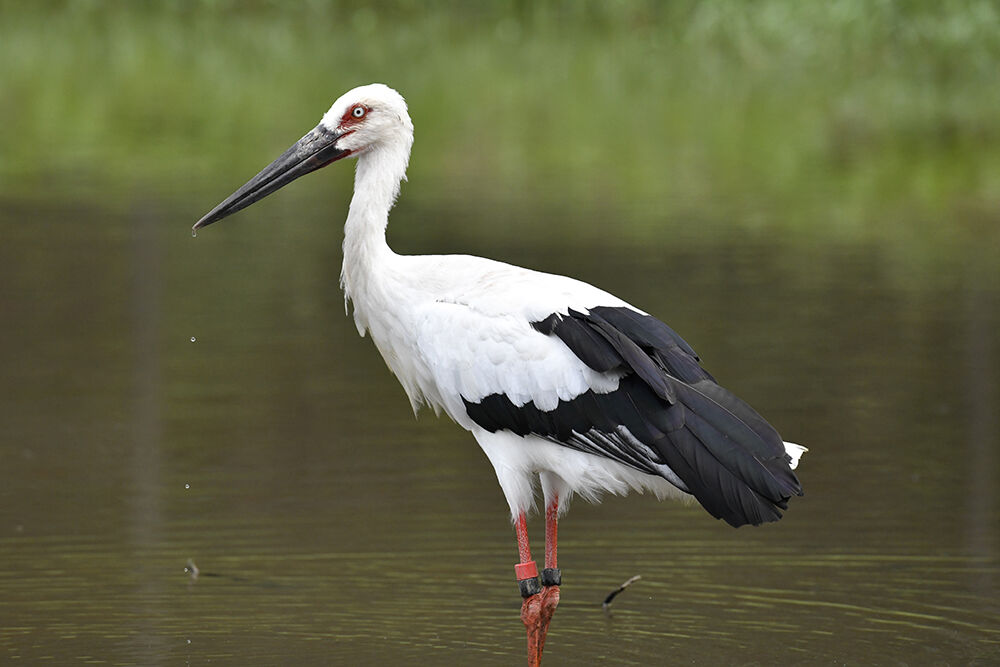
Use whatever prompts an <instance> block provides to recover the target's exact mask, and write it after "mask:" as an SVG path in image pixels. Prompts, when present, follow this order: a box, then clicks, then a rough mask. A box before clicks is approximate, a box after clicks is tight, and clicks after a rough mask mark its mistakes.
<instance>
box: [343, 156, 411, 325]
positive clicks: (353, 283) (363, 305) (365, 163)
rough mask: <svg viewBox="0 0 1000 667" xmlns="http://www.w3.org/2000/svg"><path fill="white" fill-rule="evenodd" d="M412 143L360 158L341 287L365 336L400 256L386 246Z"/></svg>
mask: <svg viewBox="0 0 1000 667" xmlns="http://www.w3.org/2000/svg"><path fill="white" fill-rule="evenodd" d="M409 149H410V146H409V144H408V142H399V143H396V142H392V143H385V144H381V145H379V146H377V147H373V148H371V149H369V150H367V151H365V152H364V153H362V154H361V155H360V156H359V157H358V166H357V170H356V172H355V177H354V197H353V198H352V199H351V208H350V211H349V212H348V214H347V222H346V223H345V224H344V264H343V267H342V268H341V272H340V284H341V287H343V289H344V296H345V298H346V299H347V300H349V301H352V302H354V319H355V321H356V322H357V325H358V329H359V330H360V331H361V332H362V333H363V332H364V329H367V319H368V318H367V311H368V308H369V307H370V305H372V302H373V301H378V300H379V298H380V297H382V296H383V294H382V292H383V291H384V289H383V286H384V281H382V280H380V278H383V277H384V276H385V272H386V270H387V268H388V264H390V263H391V261H392V258H394V257H395V256H396V255H395V253H393V252H392V250H391V249H390V248H389V245H388V244H387V243H386V241H385V228H386V225H387V224H388V222H389V209H391V208H392V205H393V203H395V201H396V197H397V195H398V194H399V184H400V181H402V180H403V179H405V178H406V165H407V162H408V161H409V157H410V155H409V154H410V150H409Z"/></svg>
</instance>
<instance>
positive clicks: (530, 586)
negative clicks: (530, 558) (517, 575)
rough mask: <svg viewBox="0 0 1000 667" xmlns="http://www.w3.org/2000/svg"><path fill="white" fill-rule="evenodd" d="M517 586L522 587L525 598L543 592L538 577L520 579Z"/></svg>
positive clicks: (522, 595) (522, 594)
mask: <svg viewBox="0 0 1000 667" xmlns="http://www.w3.org/2000/svg"><path fill="white" fill-rule="evenodd" d="M517 587H518V588H520V589H521V597H523V598H530V597H531V596H532V595H538V594H539V593H541V592H542V587H541V585H540V584H539V583H538V577H529V578H527V579H518V581H517Z"/></svg>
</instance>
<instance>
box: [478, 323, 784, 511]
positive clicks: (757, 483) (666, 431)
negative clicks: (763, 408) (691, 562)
mask: <svg viewBox="0 0 1000 667" xmlns="http://www.w3.org/2000/svg"><path fill="white" fill-rule="evenodd" d="M532 326H533V327H534V328H535V329H536V330H538V331H539V332H540V333H542V334H545V335H554V336H556V337H558V338H559V339H560V340H561V341H563V342H564V343H565V344H566V346H567V347H569V349H570V350H572V351H573V353H574V354H575V355H576V356H577V357H579V359H580V360H581V361H582V362H583V363H585V364H586V365H587V366H589V367H590V368H592V369H594V370H595V371H598V372H602V373H604V372H609V371H617V372H619V373H621V374H622V377H621V379H620V381H619V384H618V388H617V389H616V390H615V391H612V392H609V393H606V394H597V393H595V392H594V391H593V390H590V391H587V392H585V393H583V394H581V395H579V396H577V397H575V398H573V399H571V400H567V401H560V402H559V404H558V406H557V407H556V408H555V409H554V410H550V411H542V410H539V409H538V408H537V407H536V406H535V405H534V404H533V403H531V402H529V403H527V404H525V405H520V406H518V405H515V404H514V403H513V402H512V401H511V400H510V399H509V398H508V397H507V396H506V395H504V394H493V395H491V396H487V397H485V398H483V399H482V400H479V401H475V402H472V401H468V400H466V401H465V405H466V410H467V411H468V414H469V417H470V418H471V419H472V420H473V421H474V422H476V423H477V424H478V425H479V426H481V427H482V428H484V429H486V430H488V431H494V432H495V431H498V430H508V431H511V432H513V433H516V434H518V435H522V436H523V435H528V434H535V435H538V436H541V437H544V438H547V439H549V440H552V441H554V442H558V443H559V444H562V445H565V446H567V447H572V448H575V449H579V450H581V451H585V452H589V453H592V454H596V455H599V456H603V457H606V458H610V459H613V460H615V461H618V462H620V463H623V464H625V465H629V466H631V467H633V468H635V469H637V470H641V471H643V472H646V473H650V474H654V475H660V476H662V477H664V478H665V479H667V480H668V481H670V482H671V483H672V484H674V485H675V486H677V487H678V488H680V489H682V490H683V491H686V492H688V493H691V494H692V495H693V496H694V497H695V498H697V499H698V501H699V502H700V503H701V504H702V506H703V507H704V508H705V509H706V510H708V512H709V513H710V514H712V515H713V516H715V517H716V518H721V519H724V520H725V521H727V522H728V523H730V524H731V525H733V526H740V525H744V524H747V523H750V524H755V525H756V524H760V523H764V522H767V521H776V520H778V519H780V518H781V510H783V509H787V507H788V500H789V498H790V497H791V496H792V495H802V487H801V485H800V484H799V481H798V479H797V478H796V477H795V474H794V473H793V472H792V470H791V468H790V466H789V462H790V459H789V457H788V455H787V454H786V453H785V448H784V443H783V442H782V439H781V436H780V435H778V432H777V431H776V430H775V429H774V428H773V427H772V426H771V425H770V424H768V423H767V422H766V421H765V420H764V418H763V417H761V416H760V415H759V414H758V413H757V412H756V411H755V410H754V409H753V408H752V407H750V406H749V405H748V404H747V403H745V402H744V401H742V400H740V399H739V398H738V397H736V396H735V395H734V394H732V393H731V392H729V391H728V390H726V389H724V388H723V387H721V386H719V385H718V384H717V383H716V382H715V379H714V378H713V377H712V376H711V375H709V374H708V372H707V371H705V370H704V369H703V368H702V367H701V365H700V364H699V363H698V362H699V360H698V356H697V355H696V354H695V352H694V350H693V349H691V346H690V345H688V344H687V343H686V342H685V341H684V339H682V338H681V337H680V336H679V335H677V333H676V332H675V331H674V330H673V329H671V328H670V327H668V326H667V325H666V324H664V323H663V322H661V321H659V320H657V319H656V318H654V317H651V316H649V315H644V314H642V313H639V312H637V311H635V310H632V309H630V308H612V307H597V308H593V309H591V310H590V312H589V313H581V312H577V311H575V310H570V311H569V312H568V314H567V315H565V316H563V315H559V314H554V315H550V316H549V317H546V318H545V319H543V320H541V321H539V322H534V323H532Z"/></svg>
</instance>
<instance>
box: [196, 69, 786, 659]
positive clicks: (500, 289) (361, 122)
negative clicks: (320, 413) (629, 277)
mask: <svg viewBox="0 0 1000 667" xmlns="http://www.w3.org/2000/svg"><path fill="white" fill-rule="evenodd" d="M412 144H413V124H412V122H411V121H410V116H409V114H408V113H407V109H406V102H405V101H404V100H403V98H402V96H400V95H399V93H397V92H396V91H395V90H392V89H391V88H389V87H387V86H384V85H381V84H372V85H367V86H361V87H359V88H355V89H354V90H351V91H350V92H348V93H346V94H344V95H343V96H341V97H340V98H339V99H338V100H337V101H336V102H334V103H333V106H332V107H330V110H329V111H327V112H326V114H325V115H324V116H323V119H322V120H321V121H320V123H319V125H317V126H316V127H315V128H314V129H313V130H311V131H310V132H309V133H308V134H306V135H305V136H304V137H302V138H301V139H300V140H299V141H298V142H296V143H295V144H294V145H293V146H292V147H291V148H289V149H288V150H287V151H285V152H284V153H283V154H282V155H281V156H280V157H278V159H276V160H275V161H274V162H272V163H271V164H270V165H268V166H267V167H265V168H264V170H263V171H261V172H260V173H259V174H257V175H256V176H254V177H253V178H252V179H250V181H248V182H247V183H246V184H245V185H243V187H241V188H240V189H239V190H237V191H236V192H235V193H233V194H232V195H231V196H229V197H228V198H227V199H226V200H225V201H223V202H222V203H220V204H219V205H218V206H216V207H215V208H214V209H212V210H211V211H210V212H209V213H208V214H207V215H206V216H205V217H203V218H202V219H201V220H199V221H198V223H197V224H196V225H195V226H194V229H195V230H197V229H199V228H201V227H205V226H207V225H210V224H212V223H214V222H217V221H218V220H221V219H222V218H225V217H226V216H228V215H231V214H233V213H235V212H236V211H239V210H240V209H242V208H244V207H246V206H249V205H250V204H252V203H254V202H256V201H258V200H259V199H262V198H263V197H266V196H267V195H269V194H271V193H272V192H274V191H276V190H278V189H279V188H281V187H283V186H285V185H287V184H288V183H290V182H292V181H293V180H295V179H296V178H298V177H299V176H302V175H303V174H307V173H309V172H311V171H314V170H316V169H319V168H320V167H324V166H326V165H328V164H330V163H331V162H334V161H336V160H340V159H343V158H347V157H355V158H357V160H358V162H357V172H356V176H355V184H354V197H353V199H352V200H351V205H350V210H349V212H348V214H347V222H346V223H345V225H344V264H343V269H342V271H341V285H342V287H343V289H344V294H345V297H346V299H347V300H349V301H350V302H351V303H353V306H354V321H355V323H356V324H357V328H358V332H359V333H360V334H361V335H362V336H364V335H365V333H366V332H370V333H371V337H372V340H373V341H374V342H375V345H376V346H377V347H378V349H379V352H381V353H382V357H383V358H384V359H385V362H386V364H387V365H388V366H389V369H390V370H391V371H392V372H393V373H394V374H395V375H396V377H397V378H399V381H400V382H401V383H402V385H403V388H404V389H405V390H406V393H407V395H408V396H409V398H410V402H411V403H412V405H413V408H414V410H416V409H417V408H418V407H419V406H420V405H429V406H431V407H432V408H433V409H434V410H435V411H441V410H443V411H444V412H445V413H446V414H447V415H448V416H449V417H451V418H452V419H453V420H454V421H455V422H457V423H458V424H459V425H461V426H462V427H464V428H465V429H467V430H468V431H470V432H471V433H472V435H473V437H475V439H476V441H477V442H478V443H479V446H480V447H482V449H483V451H484V452H485V453H486V456H487V457H488V458H489V460H490V463H492V464H493V467H494V469H495V470H496V475H497V480H498V481H499V483H500V487H501V489H502V490H503V493H504V496H505V497H506V499H507V503H508V505H510V512H511V517H512V519H513V523H514V527H515V532H516V536H517V544H518V550H519V556H520V562H519V563H518V564H517V565H515V573H516V577H517V580H518V582H519V586H520V590H521V595H522V597H523V602H522V609H521V618H522V620H523V622H524V624H525V627H526V629H527V632H528V658H529V662H530V663H531V664H538V662H539V661H540V660H541V652H542V648H543V645H544V641H545V635H546V632H547V629H548V624H549V620H550V619H551V617H552V614H553V613H554V611H555V608H556V606H557V605H558V603H559V584H560V572H559V570H558V565H557V561H556V522H557V519H558V517H559V516H560V515H562V514H563V512H565V510H566V508H567V506H568V504H569V501H570V499H571V498H572V497H573V496H574V495H577V494H578V495H581V496H583V497H584V498H586V499H587V500H591V501H596V500H598V498H599V497H600V495H601V494H602V493H605V492H611V493H616V494H625V493H627V492H629V491H633V490H634V491H647V490H648V491H652V492H653V493H655V494H656V495H657V496H658V497H660V498H664V497H668V496H670V497H673V498H679V499H691V498H694V499H695V500H697V501H698V502H700V503H701V505H702V506H703V507H704V508H705V509H706V510H707V511H708V512H709V514H711V515H712V516H714V517H716V518H720V519H724V520H725V521H726V522H728V523H729V524H731V525H733V526H741V525H743V524H761V523H765V522H768V521H776V520H778V519H780V518H781V515H782V510H784V509H787V503H788V500H789V498H790V497H791V496H793V495H801V494H802V487H801V486H800V485H799V481H798V479H796V477H795V474H794V473H793V472H792V469H793V468H795V467H796V464H797V463H798V459H799V457H800V456H801V454H802V452H803V451H805V450H804V448H803V447H800V446H799V445H795V444H792V443H787V442H783V441H782V439H781V437H780V436H779V435H778V433H777V431H775V430H774V429H773V428H772V427H771V426H770V425H769V424H768V423H767V422H766V421H764V419H763V418H762V417H761V416H760V415H759V414H757V412H755V411H754V410H753V409H752V408H751V407H750V406H749V405H747V404H746V403H744V402H743V401H742V400H740V399H739V398H737V397H736V396H734V395H733V394H731V393H730V392H729V391H727V390H726V389H723V388H722V387H721V386H719V385H718V384H717V383H716V382H715V380H714V379H713V378H712V376H711V375H709V374H708V373H707V372H706V371H705V370H703V369H702V368H701V366H700V365H699V363H698V357H697V355H695V353H694V350H692V349H691V347H690V346H689V345H688V344H687V343H686V342H684V340H683V339H681V337H680V336H678V335H677V334H676V333H675V332H674V331H673V330H672V329H671V328H670V327H668V326H667V325H665V324H663V323H662V322H660V321H659V320H657V319H655V318H654V317H652V316H650V315H648V314H646V313H645V312H643V311H642V310H639V309H638V308H636V307H634V306H632V305H630V304H628V303H626V302H625V301H622V300H621V299H619V298H617V297H615V296H613V295H611V294H608V293H607V292H604V291H602V290H600V289H597V288H596V287H593V286H591V285H588V284H586V283H583V282H580V281H578V280H574V279H572V278H567V277H564V276H557V275H552V274H547V273H539V272H537V271H530V270H528V269H522V268H519V267H516V266H511V265H509V264H504V263H502V262H496V261H492V260H489V259H483V258H480V257H470V256H466V255H429V256H407V255H397V254H396V253H394V252H393V251H392V250H391V249H390V248H389V246H388V245H387V244H386V240H385V229H386V224H387V222H388V219H389V209H390V208H392V205H393V203H394V202H395V200H396V197H397V195H398V194H399V186H400V182H401V181H402V180H403V179H404V178H405V177H406V167H407V163H408V162H409V158H410V148H411V146H412ZM536 480H539V481H540V482H541V489H542V495H543V497H544V501H545V537H546V549H545V568H544V569H543V571H542V574H541V577H540V578H539V575H538V569H537V566H536V565H535V562H534V561H533V560H532V558H531V552H530V550H529V546H528V534H527V522H526V515H527V513H528V512H529V510H531V509H532V507H533V505H534V490H535V488H536V486H537V484H536Z"/></svg>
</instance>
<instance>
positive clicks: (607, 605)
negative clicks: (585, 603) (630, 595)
mask: <svg viewBox="0 0 1000 667" xmlns="http://www.w3.org/2000/svg"><path fill="white" fill-rule="evenodd" d="M640 579H642V576H640V575H638V574H637V575H635V576H634V577H632V578H631V579H629V580H628V581H626V582H625V583H624V584H622V585H621V586H619V587H618V588H616V589H615V590H613V591H611V593H610V594H609V595H608V597H606V598H604V603H603V604H602V605H601V609H603V610H604V612H605V613H607V612H608V611H609V610H610V609H611V601H612V600H614V599H615V596H616V595H618V594H619V593H621V592H622V591H623V590H625V589H626V588H628V587H629V586H631V585H632V584H634V583H635V582H637V581H639V580H640Z"/></svg>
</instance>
